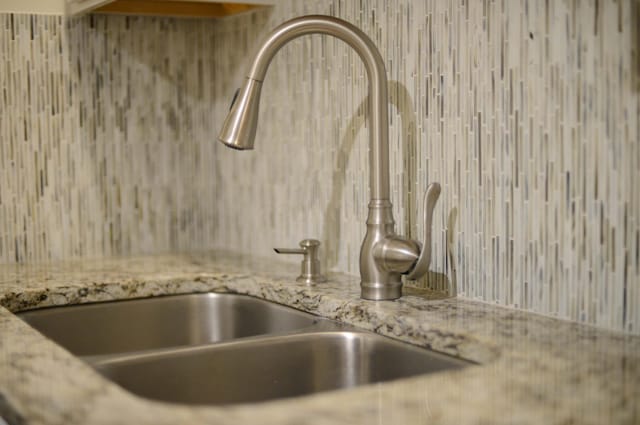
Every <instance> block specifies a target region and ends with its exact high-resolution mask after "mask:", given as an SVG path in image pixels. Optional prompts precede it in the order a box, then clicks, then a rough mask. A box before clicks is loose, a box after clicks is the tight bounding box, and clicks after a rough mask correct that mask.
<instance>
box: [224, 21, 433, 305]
mask: <svg viewBox="0 0 640 425" xmlns="http://www.w3.org/2000/svg"><path fill="white" fill-rule="evenodd" d="M307 34H327V35H332V36H334V37H337V38H339V39H340V40H342V41H344V42H346V43H347V44H348V45H349V46H351V47H352V48H353V49H354V50H355V51H356V52H357V53H358V55H359V56H360V58H361V59H362V61H363V62H364V66H365V69H366V71H367V76H368V78H369V94H368V97H369V111H370V116H369V120H370V124H371V126H370V129H369V145H370V146H369V168H370V170H369V173H370V181H369V189H370V201H369V214H368V217H367V233H366V235H365V237H364V240H363V241H362V247H361V248H360V278H361V280H360V287H361V296H362V298H364V299H369V300H393V299H396V298H399V297H400V296H402V275H403V274H404V275H407V277H408V278H409V279H418V278H420V277H421V276H423V275H424V274H425V273H426V272H427V271H428V269H429V263H430V261H431V222H432V217H433V208H434V207H435V204H436V201H437V200H438V197H439V195H440V185H439V184H438V183H432V184H430V185H429V186H428V187H427V191H426V193H425V197H424V225H425V239H424V244H420V243H419V242H417V241H415V240H412V239H409V238H405V237H402V236H398V235H396V234H395V233H394V221H393V214H392V205H391V201H390V197H389V122H388V104H387V75H386V71H385V67H384V62H383V60H382V56H381V55H380V52H379V51H378V49H377V48H376V46H375V44H373V41H371V39H370V38H369V37H367V35H366V34H365V33H363V32H362V31H361V30H360V29H358V28H357V27H355V26H353V25H352V24H350V23H348V22H346V21H343V20H341V19H337V18H334V17H330V16H321V15H311V16H302V17H299V18H295V19H292V20H290V21H287V22H285V23H284V24H282V25H280V26H279V27H277V28H276V29H275V30H273V32H272V33H271V34H270V35H269V36H268V37H267V39H266V40H265V41H264V43H263V44H262V46H261V47H260V49H259V50H258V53H257V54H256V56H255V58H254V60H253V64H252V65H251V68H250V69H249V73H248V75H247V77H246V79H245V80H244V84H243V86H242V88H241V89H239V90H238V92H236V96H235V98H234V101H233V103H232V105H231V109H230V110H229V113H228V115H227V117H226V119H225V121H224V124H223V126H222V130H221V131H220V135H219V136H218V139H219V140H220V141H221V142H222V143H224V144H225V145H227V146H229V147H231V148H234V149H239V150H245V149H253V144H254V139H255V134H256V127H257V124H258V105H259V102H260V89H261V87H262V82H263V81H264V78H265V74H266V72H267V68H268V67H269V64H270V62H271V59H272V58H273V56H274V55H275V54H276V53H277V52H278V50H280V48H281V47H282V46H284V45H285V44H286V43H288V42H289V41H291V40H292V39H294V38H297V37H300V36H303V35H307Z"/></svg>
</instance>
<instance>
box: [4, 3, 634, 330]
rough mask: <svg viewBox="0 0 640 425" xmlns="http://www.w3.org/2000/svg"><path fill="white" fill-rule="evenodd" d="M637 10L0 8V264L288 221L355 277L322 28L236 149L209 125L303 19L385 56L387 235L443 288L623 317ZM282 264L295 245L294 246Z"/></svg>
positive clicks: (243, 234) (581, 314)
mask: <svg viewBox="0 0 640 425" xmlns="http://www.w3.org/2000/svg"><path fill="white" fill-rule="evenodd" d="M639 9H640V6H639V5H638V3H637V2H635V1H632V0H629V1H617V2H614V1H607V2H598V1H595V2H594V1H591V2H587V1H585V2H572V1H553V2H544V1H535V0H534V1H526V0H521V1H503V2H501V1H498V2H496V1H473V2H465V1H459V2H449V1H444V0H430V1H420V2H419V1H409V0H402V1H393V2H390V1H383V0H377V1H367V2H361V1H348V0H344V1H338V0H334V1H294V0H291V1H283V2H280V3H279V4H278V6H276V7H273V8H265V9H262V10H260V11H258V12H256V13H252V14H248V15H242V16H237V17H233V18H229V19H224V20H215V21H214V20H186V19H185V20H182V19H172V18H148V17H117V16H86V17H82V18H75V19H71V20H65V19H64V18H61V17H57V16H36V15H13V14H2V15H0V58H1V61H0V63H1V65H0V66H1V70H0V88H1V90H2V94H1V98H0V108H1V110H0V137H1V143H0V262H2V263H13V262H41V261H49V260H60V259H66V258H72V257H102V256H114V255H130V254H143V253H160V252H167V251H194V250H201V249H210V248H226V249H231V250H234V251H240V252H245V253H252V254H256V255H260V256H270V255H275V254H272V251H271V248H272V247H274V246H296V244H297V242H298V241H299V240H301V239H303V238H306V237H315V238H318V239H320V240H321V241H322V243H323V262H324V266H325V267H326V268H328V269H330V270H339V271H344V272H349V273H354V274H355V273H358V255H359V248H360V242H361V240H362V238H363V235H364V231H365V226H364V220H365V217H366V206H367V202H368V196H369V195H368V173H369V170H368V146H367V143H368V137H367V135H368V126H367V123H366V119H365V117H366V111H365V104H366V102H365V100H366V94H367V80H366V74H365V73H364V69H363V67H362V65H361V63H360V60H359V58H358V57H357V55H356V54H355V53H354V52H352V51H350V49H349V48H348V47H346V45H344V44H343V43H342V42H340V41H338V40H335V39H331V38H328V37H322V36H312V37H306V38H303V39H298V40H295V41H294V42H292V43H290V45H288V46H287V47H285V48H284V49H283V50H282V51H280V52H279V53H278V55H277V57H276V59H275V60H274V61H273V63H272V64H271V67H270V70H269V72H268V73H267V78H266V80H265V84H264V90H263V96H262V103H261V111H260V124H259V126H258V136H257V140H256V149H255V150H254V151H250V152H237V151H232V150H230V149H227V148H225V147H224V146H222V145H220V144H219V143H217V142H216V134H217V131H218V129H219V128H220V125H221V123H222V120H223V118H224V116H225V114H226V111H227V110H228V107H229V102H230V99H231V97H232V94H233V92H234V91H235V88H236V87H237V86H238V85H239V83H240V81H241V80H242V78H243V77H244V74H245V70H246V69H247V66H248V65H249V62H250V57H251V53H252V52H253V51H254V50H255V48H256V47H257V45H258V43H259V42H260V41H261V38H262V37H263V36H264V35H265V34H266V33H267V32H268V31H269V30H270V29H271V28H272V27H274V26H276V25H277V24H279V23H281V22H282V21H284V20H286V19H289V18H291V17H294V16H298V15H303V14H309V13H323V14H331V15H335V16H339V17H341V18H344V19H346V20H349V21H351V22H352V23H354V24H356V25H357V26H359V27H360V28H362V30H363V31H365V32H366V33H367V34H369V36H370V37H371V38H372V39H373V40H374V42H375V43H376V44H377V46H378V47H379V48H380V51H381V53H382V56H383V57H384V58H385V59H386V66H387V73H388V79H389V89H390V103H391V105H390V121H391V127H390V142H391V146H390V155H391V188H392V201H393V204H394V214H395V217H396V222H397V230H398V232H399V233H404V234H409V235H411V236H413V237H417V238H420V235H421V234H422V233H423V231H424V229H423V225H422V223H421V222H420V221H419V220H418V219H417V217H419V216H420V215H421V213H422V206H421V199H422V193H423V192H424V190H425V188H426V186H427V184H428V183H429V182H431V181H439V182H440V183H441V184H442V187H443V193H442V196H441V199H440V201H439V204H438V206H437V207H436V210H435V215H434V232H435V235H436V238H435V240H434V248H433V260H432V266H431V269H432V272H431V273H430V275H429V276H428V278H427V279H425V281H423V282H418V283H417V285H426V286H429V287H431V288H433V289H438V290H443V291H445V290H446V291H448V292H449V293H450V294H454V295H457V296H462V297H467V298H473V299H478V300H484V301H486V302H491V303H497V304H501V305H505V306H512V307H515V308H519V309H525V310H530V311H535V312H539V313H543V314H547V315H552V316H556V317H561V318H567V319H571V320H576V321H581V322H586V323H590V324H595V325H597V326H601V327H606V328H610V329H614V330H625V331H629V332H633V333H640V190H638V187H637V186H636V185H637V184H638V183H639V182H640V120H639V115H640V30H639V29H638V27H639V22H640V12H639ZM290 260H291V261H298V260H297V259H295V258H292V259H290Z"/></svg>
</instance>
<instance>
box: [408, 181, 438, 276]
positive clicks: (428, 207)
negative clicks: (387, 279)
mask: <svg viewBox="0 0 640 425" xmlns="http://www.w3.org/2000/svg"><path fill="white" fill-rule="evenodd" d="M439 197H440V183H431V184H430V185H429V186H427V191H426V192H425V193H424V202H423V210H424V211H423V217H424V241H423V242H422V249H421V250H420V257H418V261H416V264H415V266H414V267H413V269H412V270H411V272H410V273H409V274H408V275H407V278H408V279H413V280H415V279H419V278H421V277H422V276H424V275H425V274H426V273H427V271H429V264H430V263H431V223H432V222H433V209H434V208H435V206H436V202H437V201H438V198H439Z"/></svg>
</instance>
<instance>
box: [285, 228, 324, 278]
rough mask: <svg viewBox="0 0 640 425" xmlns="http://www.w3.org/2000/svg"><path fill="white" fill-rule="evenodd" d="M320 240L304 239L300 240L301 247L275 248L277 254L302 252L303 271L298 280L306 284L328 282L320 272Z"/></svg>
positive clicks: (301, 265)
mask: <svg viewBox="0 0 640 425" xmlns="http://www.w3.org/2000/svg"><path fill="white" fill-rule="evenodd" d="M319 247H320V241H318V240H316V239H304V240H302V241H300V248H273V250H274V251H275V252H276V253H277V254H302V255H304V258H303V259H302V263H300V267H301V272H300V276H298V278H297V279H296V282H304V283H306V284H313V283H322V282H326V281H327V278H325V277H324V276H323V275H322V274H321V273H320V261H318V248H319Z"/></svg>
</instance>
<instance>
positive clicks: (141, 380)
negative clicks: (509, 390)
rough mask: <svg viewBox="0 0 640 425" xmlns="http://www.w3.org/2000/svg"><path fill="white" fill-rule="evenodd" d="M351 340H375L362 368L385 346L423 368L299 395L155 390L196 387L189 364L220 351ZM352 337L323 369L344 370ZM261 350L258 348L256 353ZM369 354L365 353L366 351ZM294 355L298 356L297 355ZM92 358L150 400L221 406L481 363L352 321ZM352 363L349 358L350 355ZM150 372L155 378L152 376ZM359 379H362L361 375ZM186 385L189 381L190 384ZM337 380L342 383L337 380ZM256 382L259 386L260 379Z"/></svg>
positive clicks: (264, 351)
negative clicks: (237, 397)
mask: <svg viewBox="0 0 640 425" xmlns="http://www.w3.org/2000/svg"><path fill="white" fill-rule="evenodd" d="M345 340H354V341H355V342H356V343H358V342H364V343H365V345H366V344H370V346H365V348H364V349H363V348H357V349H356V351H357V350H360V351H357V352H356V353H355V360H356V362H357V364H358V366H359V367H357V368H356V370H358V369H362V366H363V365H366V364H368V363H370V362H373V363H375V362H376V360H375V357H376V353H380V352H382V353H384V351H387V350H391V351H394V354H393V355H392V358H394V359H396V360H412V359H416V358H418V359H419V362H420V363H421V364H420V365H419V366H418V367H417V369H419V370H420V371H411V372H403V371H400V372H395V374H396V375H397V376H395V377H390V378H389V377H387V378H374V379H373V380H370V381H367V380H365V382H360V381H358V383H355V384H353V383H348V384H347V385H344V386H340V384H334V383H331V384H330V386H331V387H330V388H325V389H314V390H310V391H307V392H304V390H303V392H301V393H296V394H293V395H292V394H288V395H281V394H278V395H276V396H273V395H268V396H264V395H262V396H260V398H258V399H252V398H250V397H251V396H249V397H247V396H245V395H243V396H241V397H244V399H243V400H242V401H226V402H225V401H219V399H218V400H209V401H202V400H201V401H193V399H191V400H189V401H186V400H184V399H181V397H183V396H184V394H183V393H182V392H178V393H173V394H174V395H172V396H166V395H165V396H158V395H157V393H155V395H154V394H152V393H154V392H155V391H156V389H157V388H163V387H172V386H173V387H178V388H183V391H186V392H191V391H192V388H190V387H192V386H193V385H194V384H193V376H190V375H192V374H193V373H194V372H193V370H192V371H189V370H188V369H190V367H191V365H192V364H193V363H196V364H198V363H203V362H204V363H205V364H208V365H220V364H224V363H218V360H219V357H221V358H222V359H224V358H225V357H227V358H236V357H237V356H240V357H242V356H243V355H244V356H245V357H246V353H247V352H250V354H249V356H250V357H251V356H253V357H258V358H263V357H261V356H266V358H269V354H270V351H272V352H273V351H276V352H277V351H278V350H287V349H293V350H294V351H295V348H296V347H295V345H296V344H298V345H300V344H309V345H313V344H318V343H319V342H320V343H323V344H325V346H324V347H320V349H319V350H318V349H317V348H313V347H310V348H307V347H305V348H306V349H307V350H310V351H312V352H313V353H314V354H318V351H319V352H324V351H326V350H329V351H330V350H331V344H333V343H335V342H336V341H337V342H338V343H342V342H343V341H345ZM349 342H351V341H348V342H347V343H346V344H340V347H339V350H338V351H339V353H338V354H339V355H338V357H339V359H338V360H337V361H335V362H334V363H332V362H331V361H329V364H328V365H329V369H322V371H323V374H326V373H328V374H329V375H332V372H334V374H335V370H336V369H335V367H337V368H338V370H341V367H340V366H339V365H344V364H345V362H344V359H343V358H342V357H343V356H345V355H346V357H347V358H351V357H352V355H351V351H352V349H351V347H350V346H349V345H348V343H349ZM396 350H399V351H396ZM256 351H257V352H258V353H255V352H256ZM284 352H287V351H284ZM271 354H273V353H271ZM289 354H290V353H288V352H287V355H289ZM325 354H326V353H325ZM299 355H300V353H299V352H298V353H296V354H294V355H293V357H292V358H288V359H287V360H289V361H291V360H292V359H295V358H296V357H299ZM363 355H364V356H365V357H362V356H363ZM378 355H379V354H378ZM383 355H384V354H383ZM370 356H373V357H370ZM284 357H287V356H284ZM217 358H218V359H217ZM324 360H325V359H324V358H322V360H321V361H320V362H319V363H320V364H323V367H326V366H327V364H326V362H325V361H324ZM293 361H294V362H295V360H293ZM305 361H306V360H305ZM378 361H379V360H378ZM89 363H90V365H91V366H93V367H94V369H95V370H96V371H97V372H98V373H100V374H101V375H102V376H103V377H104V378H105V379H107V380H109V381H111V382H112V383H114V384H116V385H118V386H119V387H120V388H121V389H123V390H124V391H126V392H128V393H130V394H132V395H134V396H136V397H140V398H142V399H145V400H151V401H154V402H163V403H168V404H171V405H180V406H221V407H224V406H237V405H242V404H245V405H255V404H259V403H266V402H277V401H281V400H288V399H292V398H300V397H307V396H313V395H316V394H321V393H324V392H333V391H340V390H348V389H354V388H361V387H366V386H370V385H379V384H385V383H391V382H395V381H399V380H404V379H415V378H424V377H425V376H427V375H430V374H434V373H444V372H454V371H459V370H460V369H463V368H466V367H469V366H474V365H477V363H475V362H472V361H469V360H466V359H461V358H458V357H455V356H451V355H449V354H446V353H441V352H438V351H434V350H432V349H429V348H424V347H419V346H416V345H412V344H409V343H406V342H401V341H398V340H396V339H393V338H389V337H386V336H383V335H380V334H376V333H373V332H370V331H367V330H361V329H357V328H353V327H350V326H348V327H347V328H346V329H342V330H335V329H334V330H324V331H318V332H298V333H292V334H287V335H263V336H258V337H255V338H251V339H242V340H235V341H227V342H222V343H216V344H209V345H202V346H197V347H179V348H173V349H163V350H156V351H155V352H145V353H129V354H123V355H118V356H111V357H110V358H106V357H105V358H102V359H93V360H92V361H90V362H89ZM277 363H278V362H277V361H276V365H275V366H274V365H273V363H259V364H260V365H264V364H269V365H271V366H269V367H268V368H267V369H274V368H275V370H282V365H278V364H277ZM346 363H349V361H348V360H347V361H346ZM306 364H308V365H310V366H311V367H312V368H314V367H316V366H315V365H316V364H318V360H317V358H315V357H312V358H311V360H309V362H308V363H306ZM384 364H389V363H384ZM384 364H383V365H382V367H383V369H379V368H380V365H381V363H377V365H376V366H375V367H373V369H371V370H370V372H373V374H374V375H375V374H376V373H378V374H380V373H382V375H385V373H386V370H385V369H384ZM399 364H401V363H399ZM248 365H249V366H247V367H246V368H247V369H249V370H251V371H252V372H253V373H256V372H257V373H258V374H260V367H257V368H256V366H255V363H254V362H250V363H248ZM289 366H290V364H289V363H287V367H289ZM239 367H242V364H227V366H225V367H224V368H223V369H225V370H229V369H231V370H236V369H238V368H239ZM343 367H344V366H343ZM403 367H404V366H400V369H401V370H402V369H403ZM130 368H133V369H134V370H133V371H132V370H130ZM158 368H159V369H160V370H162V372H161V373H159V374H158V373H157V371H156V372H153V370H154V369H156V370H157V369H158ZM413 368H414V370H415V369H416V368H415V366H413ZM214 369H215V366H214ZM243 369H244V367H243ZM410 369H411V368H410ZM195 370H196V371H197V372H196V373H197V375H198V376H207V374H208V373H210V371H207V370H203V369H202V367H200V368H199V367H197V366H196V367H195ZM296 370H297V371H298V372H292V373H290V374H287V373H286V372H285V376H282V375H273V376H275V377H277V378H278V379H276V380H278V381H279V380H282V381H287V380H290V379H291V377H294V378H293V379H294V380H296V379H297V376H298V375H299V371H300V370H302V371H305V370H307V369H296ZM165 372H166V373H165ZM243 373H247V372H246V371H245V372H243ZM267 373H271V372H267ZM353 373H354V372H353V370H352V369H350V370H347V371H346V372H344V371H343V372H341V374H340V373H339V377H338V380H337V381H333V382H338V381H341V380H346V381H348V382H351V381H352V380H353V378H354V375H353ZM119 375H120V376H119ZM145 375H146V376H145ZM158 375H160V376H161V377H160V378H159V379H158ZM356 375H357V372H356ZM392 375H393V372H392ZM150 376H151V377H152V378H150ZM250 376H251V377H253V376H254V375H250ZM123 377H124V378H123ZM168 377H169V378H168ZM235 378H239V377H238V376H237V375H236V376H235ZM131 379H133V380H134V381H133V382H134V384H133V385H132V384H131V381H129V382H127V381H128V380H131ZM167 380H169V381H170V382H171V383H172V384H173V385H165V384H166V381H167ZM176 380H177V381H176ZM356 380H358V379H357V378H356ZM206 381H207V382H209V381H212V382H216V384H217V382H218V381H216V378H215V372H214V376H213V377H211V376H209V378H207V379H206ZM300 381H304V378H302V380H298V381H296V383H298V382H300ZM230 382H233V381H229V380H228V378H227V380H225V379H222V381H221V382H220V385H223V387H224V388H225V390H224V392H225V393H226V392H227V391H228V390H229V388H228V386H225V384H227V385H228V384H229V383H230ZM305 382H306V383H309V381H305ZM185 383H188V384H185ZM185 385H187V386H186V387H185ZM333 385H337V386H333ZM132 386H133V387H139V386H143V387H146V388H147V389H145V390H144V391H141V390H139V389H138V390H136V389H135V388H131V387H132ZM148 388H154V389H151V390H149V389H148ZM252 388H255V385H254V386H253V387H252ZM210 391H214V392H215V391H220V390H217V389H215V390H211V388H209V391H207V392H205V394H208V393H209V392H210ZM242 391H244V390H242ZM265 391H266V392H267V393H268V392H269V391H271V390H270V389H266V390H265ZM231 392H233V390H231ZM175 394H179V395H178V396H176V395H175ZM196 397H200V396H196ZM204 397H207V396H206V395H205V396H204ZM224 397H225V396H223V398H224ZM232 397H233V396H232ZM262 397H264V398H262ZM170 398H173V399H170ZM247 398H248V399H247Z"/></svg>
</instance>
